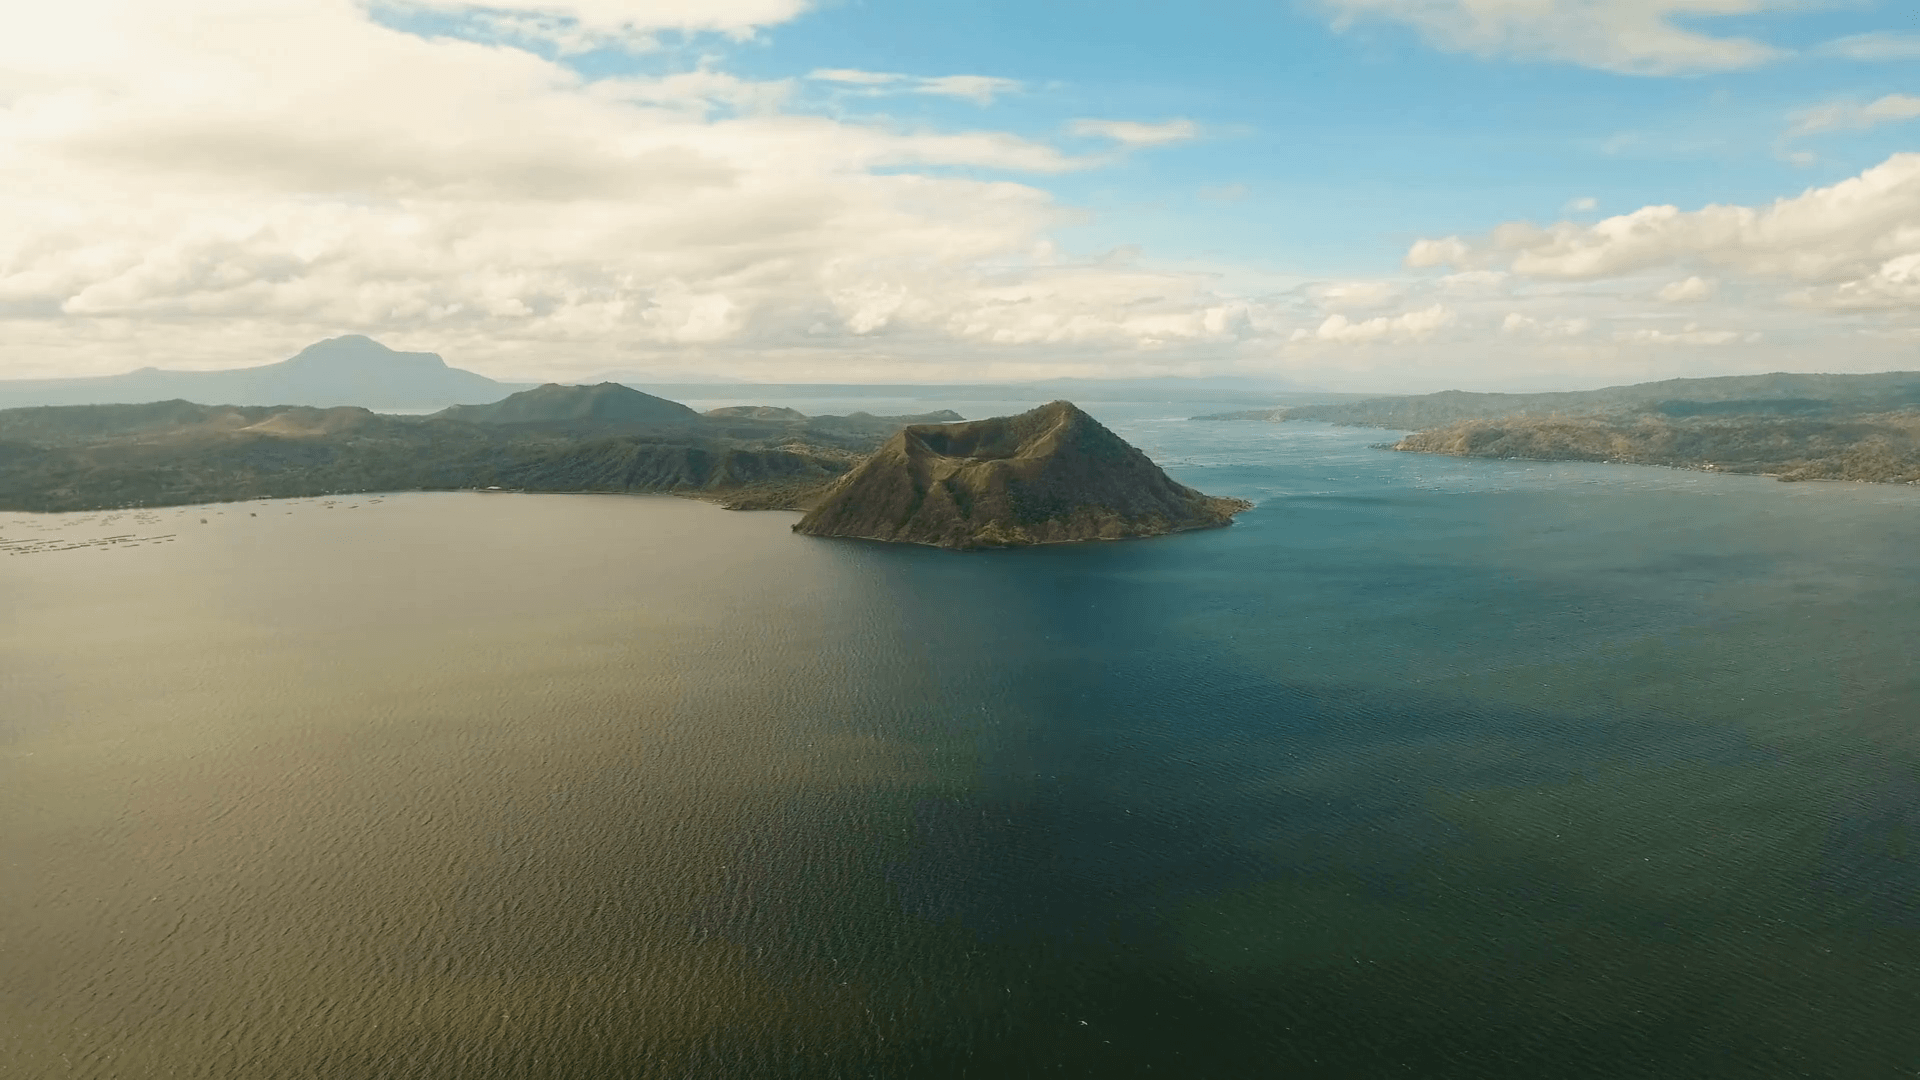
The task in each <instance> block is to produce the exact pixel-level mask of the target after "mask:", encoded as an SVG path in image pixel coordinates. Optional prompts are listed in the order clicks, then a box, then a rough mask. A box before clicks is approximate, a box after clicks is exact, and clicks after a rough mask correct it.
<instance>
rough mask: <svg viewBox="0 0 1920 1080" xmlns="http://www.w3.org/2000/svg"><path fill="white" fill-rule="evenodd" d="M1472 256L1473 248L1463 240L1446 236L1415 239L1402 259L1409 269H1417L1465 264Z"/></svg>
mask: <svg viewBox="0 0 1920 1080" xmlns="http://www.w3.org/2000/svg"><path fill="white" fill-rule="evenodd" d="M1472 258H1473V249H1472V248H1470V247H1468V246H1467V242H1466V241H1465V240H1462V239H1460V238H1459V237H1457V236H1446V237H1441V238H1440V239H1438V240H1415V241H1414V242H1413V246H1412V247H1411V248H1409V249H1407V257H1406V259H1405V260H1404V261H1405V263H1406V265H1407V266H1408V267H1409V268H1410V269H1415V270H1419V269H1425V268H1427V267H1432V266H1465V265H1466V264H1467V262H1468V260H1470V259H1472Z"/></svg>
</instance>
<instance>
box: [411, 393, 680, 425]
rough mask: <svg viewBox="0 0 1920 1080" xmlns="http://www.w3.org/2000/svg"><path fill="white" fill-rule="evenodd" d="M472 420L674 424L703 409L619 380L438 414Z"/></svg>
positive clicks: (515, 396)
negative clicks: (621, 382) (621, 383)
mask: <svg viewBox="0 0 1920 1080" xmlns="http://www.w3.org/2000/svg"><path fill="white" fill-rule="evenodd" d="M437 415H438V416H440V417H442V418H443V419H447V420H460V421H464V422H466V423H469V424H581V423H589V424H672V423H691V422H693V421H696V420H699V419H700V414H699V413H697V412H694V411H693V410H692V409H689V408H687V407H686V406H685V405H682V404H680V403H679V402H677V401H668V400H667V399H666V398H658V397H654V396H653V395H652V394H643V393H641V392H640V391H638V390H635V389H633V388H632V387H627V386H622V385H620V384H619V383H601V384H599V385H598V386H562V385H560V384H559V383H548V384H546V385H545V386H540V387H535V388H534V389H532V390H522V391H521V392H519V393H517V394H514V395H513V396H511V397H508V398H507V399H505V400H504V401H496V402H494V403H492V404H490V405H455V406H454V407H452V408H450V409H446V410H443V411H442V412H440V413H438V414H437Z"/></svg>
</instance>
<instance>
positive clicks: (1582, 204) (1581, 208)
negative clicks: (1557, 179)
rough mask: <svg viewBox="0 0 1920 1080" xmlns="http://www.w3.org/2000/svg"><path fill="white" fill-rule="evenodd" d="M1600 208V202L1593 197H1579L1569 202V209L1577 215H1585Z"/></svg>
mask: <svg viewBox="0 0 1920 1080" xmlns="http://www.w3.org/2000/svg"><path fill="white" fill-rule="evenodd" d="M1599 206H1600V200H1599V199H1596V198H1594V197H1593V196H1591V195H1579V196H1576V197H1574V198H1571V199H1568V200H1567V209H1568V210H1570V211H1572V212H1574V213H1576V214H1584V213H1587V212H1589V211H1591V210H1596V209H1599Z"/></svg>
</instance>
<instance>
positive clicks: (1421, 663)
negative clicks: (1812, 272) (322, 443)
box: [0, 403, 1920, 1078]
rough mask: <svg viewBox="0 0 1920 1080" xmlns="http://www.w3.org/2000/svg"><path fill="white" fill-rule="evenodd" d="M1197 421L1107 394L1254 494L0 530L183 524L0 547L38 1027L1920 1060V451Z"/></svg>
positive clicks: (1542, 1070) (1590, 1066)
mask: <svg viewBox="0 0 1920 1080" xmlns="http://www.w3.org/2000/svg"><path fill="white" fill-rule="evenodd" d="M956 407H958V406H956ZM872 411H887V410H884V409H873V410H872ZM903 411H904V410H903ZM962 411H963V412H968V413H969V414H974V413H985V412H989V411H1002V410H1000V409H999V408H998V407H997V405H996V404H995V403H974V407H969V408H962ZM1094 411H1095V412H1096V414H1097V415H1100V414H1102V412H1103V410H1101V409H1099V408H1097V407H1096V408H1095V409H1094ZM1181 411H1182V410H1179V409H1177V408H1168V407H1158V406H1134V407H1119V406H1115V407H1109V408H1107V409H1106V410H1104V418H1105V419H1107V420H1108V421H1109V422H1110V423H1111V424H1112V425H1113V426H1114V427H1115V429H1116V430H1118V431H1119V432H1120V433H1121V434H1123V435H1124V436H1126V437H1127V438H1129V439H1130V440H1131V441H1133V442H1135V443H1136V444H1137V445H1139V446H1141V447H1142V448H1143V449H1146V450H1148V452H1149V453H1151V454H1152V455H1153V456H1154V457H1155V458H1156V459H1157V460H1160V461H1162V462H1163V463H1166V464H1168V465H1169V467H1170V469H1171V471H1173V472H1174V473H1175V474H1176V475H1177V476H1178V477H1179V478H1180V479H1182V480H1183V481H1185V482H1187V483H1190V484H1193V485H1195V486H1197V487H1200V488H1202V489H1203V490H1206V491H1208V492H1210V493H1214V494H1222V495H1241V496H1245V497H1248V498H1251V499H1255V500H1256V501H1257V502H1258V504H1259V505H1258V508H1257V509H1256V510H1254V511H1252V512H1250V513H1248V514H1246V515H1244V516H1243V517H1242V518H1241V519H1240V521H1239V522H1238V523H1237V524H1236V525H1235V526H1234V527H1233V528H1231V529H1227V530H1221V531H1216V532H1208V533H1200V534H1189V535H1184V536H1177V537H1167V538H1160V539H1154V540H1148V541H1138V542H1127V543H1119V544H1107V545H1093V546H1086V547H1062V548H1047V549H1037V550H1029V551H1023V552H1003V553H986V554H978V555H954V554H950V553H945V552H939V551H932V550H926V549H916V548H894V547H889V546H884V545H876V544H867V543H858V542H851V543H850V542H835V541H823V540H813V539H806V538H800V537H794V536H792V535H790V534H788V533H787V532H786V531H785V530H786V525H787V523H788V522H789V521H790V520H791V518H790V516H788V515H779V514H753V515H746V514H728V513H725V512H722V511H719V510H716V509H713V508H711V507H707V506H703V505H698V504H691V503H685V502H680V501H676V500H662V499H610V498H609V499H601V498H589V497H572V498H563V497H552V498H539V497H519V496H405V497H393V498H389V499H386V500H381V501H373V500H368V499H358V500H341V501H338V502H336V503H334V504H333V505H332V506H328V505H327V504H326V503H324V502H305V503H296V504H271V505H272V509H271V510H256V509H251V508H249V509H239V508H217V509H215V510H214V511H210V512H203V511H198V510H195V511H187V512H186V513H184V514H181V513H178V512H174V511H165V512H161V513H159V514H157V515H154V516H153V520H151V521H147V520H141V521H133V520H131V519H120V520H113V521H107V520H104V519H101V518H99V517H94V518H88V519H68V518H58V519H49V518H40V519H27V518H20V517H9V518H6V519H4V520H0V540H16V541H17V540H18V539H19V538H20V537H22V536H28V535H29V534H30V533H31V535H32V536H33V537H38V538H44V537H45V536H48V535H53V534H56V533H57V534H59V535H72V536H75V537H83V536H92V535H101V536H104V535H122V534H137V535H136V539H141V538H144V537H147V536H160V535H163V534H172V535H176V536H177V537H178V538H177V539H175V540H172V541H167V542H163V543H147V544H145V545H144V546H142V547H140V548H138V549H128V548H127V547H126V546H125V545H126V543H127V542H126V541H121V542H116V543H115V544H108V545H101V546H97V547H75V548H74V549H73V550H71V551H44V550H41V549H40V548H36V549H35V550H36V551H38V552H39V553H36V554H32V555H30V556H24V557H19V558H8V559H6V560H4V561H0V585H4V586H5V587H6V588H7V589H8V590H9V591H8V592H7V593H6V594H5V595H7V596H8V597H10V598H11V599H10V600H9V601H8V602H7V603H8V607H7V608H6V609H5V610H6V615H7V619H6V621H5V622H4V623H0V693H3V694H5V695H6V696H5V700H6V701H8V702H9V703H10V705H9V714H8V716H7V717H6V718H5V719H4V720H0V740H3V741H0V753H4V755H5V757H4V759H0V760H4V769H5V773H4V776H0V779H4V780H5V781H6V783H5V785H4V787H5V791H6V794H4V795H0V799H4V800H5V801H4V802H3V803H0V808H4V811H5V814H6V819H5V820H6V821H7V822H8V823H9V824H10V826H12V828H11V829H10V833H11V837H12V838H11V839H9V840H7V841H5V842H4V845H5V847H4V850H0V855H4V856H5V858H6V861H7V864H8V865H9V866H10V867H14V868H16V869H18V870H19V873H18V875H17V876H14V877H13V878H12V879H11V882H10V884H8V885H7V886H6V887H5V891H4V899H5V901H6V904H7V907H6V910H5V915H6V919H5V921H4V924H0V925H4V926H5V927H6V928H7V929H6V930H5V932H6V933H7V935H8V936H7V938H6V939H5V942H4V944H5V946H6V948H5V951H4V952H0V964H4V965H6V967H8V968H9V969H11V972H10V974H11V977H10V978H7V979H5V980H0V985H4V986H5V987H8V988H7V989H0V1032H5V1033H6V1034H3V1035H0V1039H4V1040H5V1041H3V1042H0V1053H11V1055H12V1056H13V1059H14V1060H16V1061H18V1062H21V1063H23V1067H25V1068H26V1069H27V1071H26V1072H24V1073H22V1075H63V1073H62V1071H61V1070H62V1069H71V1070H72V1072H73V1074H74V1075H94V1076H148V1075H169V1074H173V1075H182V1076H196V1075H197V1076H250V1077H253V1076H258V1077H280V1076H288V1077H291V1076H352V1077H358V1076H423V1077H427V1076H433V1077H438V1076H459V1077H465V1076H474V1077H480V1076H555V1077H559V1076H579V1077H615V1076H655V1075H657V1076H676V1077H677V1076H763V1075H764V1076H888V1077H891V1076H981V1077H998V1076H1029V1075H1032V1076H1040V1075H1078V1076H1133V1075H1139V1076H1168V1075H1173V1076H1276V1075H1279V1076H1327V1077H1354V1076H1420V1077H1456V1076H1457V1077H1541V1076H1556V1077H1557V1076H1569V1077H1583V1076H1584V1077H1606V1078H1614V1077H1722V1076H1725V1077H1735V1076H1751V1077H1776V1076H1820V1077H1826V1076H1831V1077H1897V1076H1913V1075H1917V1074H1920V1025H1915V1024H1914V1023H1913V1022H1912V1019H1911V1017H1912V1015H1913V1014H1914V1012H1915V1007H1916V1004H1920V902H1917V901H1916V897H1917V896H1920V769H1917V768H1916V766H1917V765H1920V731H1917V730H1916V721H1917V720H1920V670H1916V663H1915V660H1914V650H1913V645H1912V643H1913V642H1914V641H1915V640H1916V630H1920V605H1916V603H1915V599H1916V597H1920V568H1916V564H1915V560H1914V559H1913V555H1912V553H1913V551H1914V550H1915V547H1914V540H1915V536H1916V532H1915V521H1916V514H1920V496H1916V493H1914V492H1912V491H1909V490H1906V489H1892V488H1879V487H1866V486H1860V485H1828V484H1821V485H1783V484H1777V483H1774V482H1771V481H1767V480H1762V479H1755V478H1742V477H1728V476H1712V475H1703V474H1693V473H1684V472H1674V471H1667V470H1658V469H1638V468H1632V467H1627V466H1604V465H1546V464H1529V463H1517V462H1468V461H1456V460H1451V459H1439V458H1429V457H1416V456H1410V455H1399V454H1390V453H1385V452H1382V451H1379V450H1375V449H1371V448H1370V447H1369V444H1371V443H1373V442H1377V441H1379V440H1380V439H1381V438H1382V437H1383V436H1382V435H1381V433H1378V432H1368V431H1356V430H1352V429H1337V428H1330V427H1320V426H1307V425H1264V424H1195V423H1189V422H1185V421H1180V420H1176V419H1172V418H1170V416H1163V415H1160V414H1163V413H1165V414H1174V413H1179V412H1181ZM1187 411H1201V410H1197V409H1196V410H1187ZM208 513H211V514H212V515H213V516H212V517H211V518H210V519H209V523H208V524H207V525H205V526H201V525H198V524H197V522H198V519H199V518H200V517H202V516H206V515H207V514H208ZM256 513H257V514H258V515H259V516H257V517H254V516H246V515H249V514H256ZM43 546H44V545H43Z"/></svg>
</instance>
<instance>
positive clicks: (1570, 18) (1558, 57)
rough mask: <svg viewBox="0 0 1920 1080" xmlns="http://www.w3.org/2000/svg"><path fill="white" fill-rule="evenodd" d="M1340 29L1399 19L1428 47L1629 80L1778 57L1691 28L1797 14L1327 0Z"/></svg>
mask: <svg viewBox="0 0 1920 1080" xmlns="http://www.w3.org/2000/svg"><path fill="white" fill-rule="evenodd" d="M1322 2H1323V3H1324V4H1325V6H1326V7H1327V8H1329V9H1330V10H1331V12H1332V13H1333V15H1334V25H1335V26H1336V27H1337V28H1342V29H1344V28H1347V27H1350V26H1352V25H1354V24H1356V23H1359V22H1363V21H1384V22H1395V23H1401V24H1404V25H1407V26H1410V27H1412V28H1413V29H1414V30H1415V31H1417V32H1418V33H1419V34H1420V35H1421V36H1422V37H1424V38H1425V39H1426V40H1427V41H1428V42H1430V43H1431V44H1433V45H1435V46H1437V47H1439V48H1443V49H1449V50H1453V51H1457V52H1469V53H1476V54H1479V55H1482V56H1506V57H1513V58H1515V59H1522V60H1553V61H1560V62H1564V63H1571V64H1578V65H1580V66H1582V67H1590V68H1598V69H1600V70H1602V71H1613V72H1620V73H1622V74H1629V75H1691V74H1700V73H1705V72H1716V71H1736V70H1740V69H1742V68H1750V67H1755V66H1757V65H1760V64H1764V63H1766V62H1767V61H1769V60H1773V59H1775V58H1777V57H1779V56H1781V55H1783V54H1782V52H1781V50H1779V49H1776V48H1774V47H1773V46H1770V45H1767V44H1764V43H1762V42H1758V41H1754V40H1751V39H1749V38H1742V37H1724V36H1716V35H1714V34H1711V33H1707V32H1704V31H1702V30H1697V29H1693V28H1691V27H1690V26H1688V25H1683V22H1685V23H1696V22H1698V21H1699V20H1703V19H1709V18H1714V17H1723V16H1738V15H1755V14H1761V13H1764V12H1768V11H1791V10H1794V9H1795V8H1796V7H1797V6H1798V5H1797V4H1796V3H1795V2H1794V0H1322Z"/></svg>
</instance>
